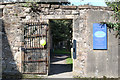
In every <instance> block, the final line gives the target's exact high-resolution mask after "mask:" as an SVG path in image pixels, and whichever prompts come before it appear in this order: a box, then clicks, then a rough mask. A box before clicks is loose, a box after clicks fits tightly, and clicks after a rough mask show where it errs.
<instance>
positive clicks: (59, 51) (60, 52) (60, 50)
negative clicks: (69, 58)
mask: <svg viewBox="0 0 120 80" xmlns="http://www.w3.org/2000/svg"><path fill="white" fill-rule="evenodd" d="M54 53H55V54H71V53H70V52H69V51H66V49H55V50H54Z"/></svg>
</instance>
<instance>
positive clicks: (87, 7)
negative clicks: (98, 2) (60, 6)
mask: <svg viewBox="0 0 120 80" xmlns="http://www.w3.org/2000/svg"><path fill="white" fill-rule="evenodd" d="M78 8H79V9H103V10H112V9H111V8H110V7H103V6H90V5H83V6H78Z"/></svg>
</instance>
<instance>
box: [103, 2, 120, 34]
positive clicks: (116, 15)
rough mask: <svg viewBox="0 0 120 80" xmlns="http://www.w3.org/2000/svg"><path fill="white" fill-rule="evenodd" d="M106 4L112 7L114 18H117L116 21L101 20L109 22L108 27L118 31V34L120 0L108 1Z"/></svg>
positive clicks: (119, 31)
mask: <svg viewBox="0 0 120 80" xmlns="http://www.w3.org/2000/svg"><path fill="white" fill-rule="evenodd" d="M106 4H107V5H108V6H109V7H111V8H112V10H113V11H114V15H113V17H114V19H115V20H116V23H111V22H101V23H102V24H103V23H104V24H107V27H108V28H110V29H113V30H115V31H117V35H116V36H118V35H120V1H119V2H106Z"/></svg>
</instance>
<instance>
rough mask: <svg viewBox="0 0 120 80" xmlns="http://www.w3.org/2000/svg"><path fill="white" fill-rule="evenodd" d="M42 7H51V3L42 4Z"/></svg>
mask: <svg viewBox="0 0 120 80" xmlns="http://www.w3.org/2000/svg"><path fill="white" fill-rule="evenodd" d="M41 7H44V8H49V7H50V4H41Z"/></svg>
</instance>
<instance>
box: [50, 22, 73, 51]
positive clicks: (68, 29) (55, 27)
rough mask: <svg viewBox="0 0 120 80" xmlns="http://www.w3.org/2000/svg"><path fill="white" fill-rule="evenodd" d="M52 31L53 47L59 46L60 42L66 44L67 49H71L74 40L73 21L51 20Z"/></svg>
mask: <svg viewBox="0 0 120 80" xmlns="http://www.w3.org/2000/svg"><path fill="white" fill-rule="evenodd" d="M50 27H51V28H50V29H51V35H52V40H53V45H54V47H55V46H58V43H59V42H63V41H65V42H66V46H65V47H67V49H70V48H71V46H70V43H71V41H72V40H71V39H72V20H50Z"/></svg>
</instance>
